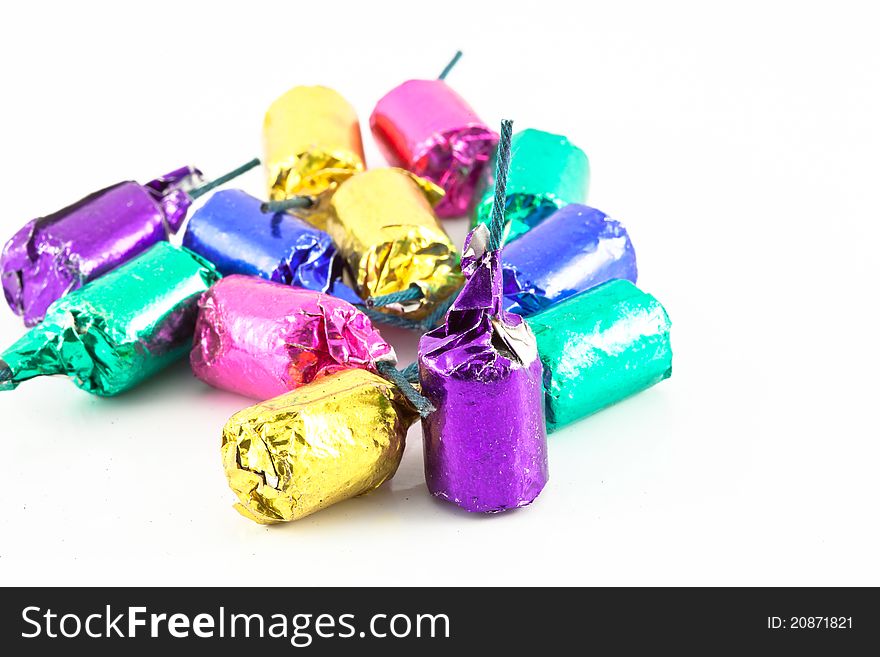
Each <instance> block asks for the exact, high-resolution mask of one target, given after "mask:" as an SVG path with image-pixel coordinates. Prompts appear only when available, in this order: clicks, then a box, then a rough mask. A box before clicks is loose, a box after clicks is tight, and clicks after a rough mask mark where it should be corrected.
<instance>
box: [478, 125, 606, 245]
mask: <svg viewBox="0 0 880 657" xmlns="http://www.w3.org/2000/svg"><path fill="white" fill-rule="evenodd" d="M510 148H511V154H512V158H511V162H510V172H509V174H508V178H507V197H506V198H507V203H506V205H505V212H504V217H505V219H506V220H507V224H506V227H505V239H506V241H508V242H511V241H513V240H515V239H516V238H518V237H519V236H520V235H522V234H523V233H525V232H527V231H529V230H530V229H531V228H532V227H534V226H537V225H538V224H539V223H541V222H542V221H543V220H544V219H546V218H547V217H549V216H550V215H551V214H553V213H554V212H555V211H556V210H558V209H559V208H561V207H564V206H566V205H568V204H569V203H585V202H586V200H587V192H588V190H589V187H590V162H589V160H588V159H587V156H586V154H585V153H584V152H583V151H582V150H581V149H580V148H578V147H577V146H575V145H574V144H572V143H571V142H570V141H568V139H566V138H565V137H563V136H561V135H554V134H552V133H550V132H544V131H542V130H533V129H528V130H523V131H522V132H518V133H516V134H515V135H514V136H513V139H512V140H511V142H510ZM494 170H495V167H493V166H488V167H486V174H485V176H484V177H485V178H486V186H485V191H484V192H483V196H482V198H481V200H480V202H479V203H478V204H477V207H476V210H475V211H474V222H473V223H474V225H475V226H476V225H477V224H478V223H482V224H487V225H488V223H489V221H490V219H491V217H492V203H493V200H494V198H495V181H494V180H493V172H494Z"/></svg>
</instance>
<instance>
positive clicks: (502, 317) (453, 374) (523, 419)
mask: <svg viewBox="0 0 880 657" xmlns="http://www.w3.org/2000/svg"><path fill="white" fill-rule="evenodd" d="M488 238H489V233H488V230H487V229H486V227H485V226H484V225H480V226H477V227H476V228H475V229H474V230H473V231H472V232H471V234H470V235H469V236H468V239H467V241H466V242H465V253H464V255H463V257H462V271H463V272H464V275H465V277H466V278H467V282H466V283H465V286H464V288H463V289H462V291H461V294H460V295H459V296H458V298H457V299H456V301H455V303H454V304H453V306H452V308H451V309H450V311H449V314H448V315H447V317H446V323H445V324H444V325H443V326H440V327H439V328H437V329H435V330H433V331H431V332H430V333H427V334H426V335H424V336H422V338H421V340H420V342H419V377H420V381H421V386H422V394H423V395H425V397H427V398H428V399H429V400H430V401H431V403H432V404H433V405H434V406H435V408H436V409H437V410H436V411H435V412H433V413H432V414H431V415H429V416H428V417H427V418H426V419H424V420H423V421H422V430H423V434H424V440H425V475H426V479H427V483H428V489H429V490H430V491H431V493H432V494H433V495H436V496H437V497H441V498H444V499H446V500H449V501H450V502H454V503H455V504H457V505H458V506H460V507H462V508H464V509H466V510H467V511H476V512H483V513H494V512H498V511H504V510H507V509H512V508H516V507H520V506H525V505H526V504H529V503H530V502H532V501H533V500H534V499H535V498H536V497H537V496H538V494H539V493H540V492H541V490H542V489H543V488H544V485H545V484H546V483H547V478H548V470H547V435H546V431H545V428H544V399H543V387H542V368H541V361H540V359H539V358H538V350H537V345H536V343H535V337H534V336H533V335H532V332H531V330H530V329H529V328H528V325H527V324H526V323H525V321H524V320H523V319H522V318H521V317H519V316H517V315H514V314H511V313H508V312H506V311H504V310H503V308H502V300H503V297H502V276H501V265H500V260H499V257H500V251H490V250H488V249H487V241H488Z"/></svg>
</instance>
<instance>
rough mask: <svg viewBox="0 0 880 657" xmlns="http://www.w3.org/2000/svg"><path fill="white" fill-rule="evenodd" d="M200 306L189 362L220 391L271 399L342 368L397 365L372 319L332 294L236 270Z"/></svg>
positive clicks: (199, 374) (200, 377) (194, 370)
mask: <svg viewBox="0 0 880 657" xmlns="http://www.w3.org/2000/svg"><path fill="white" fill-rule="evenodd" d="M199 306H200V309H199V317H198V321H197V323H196V329H195V340H194V344H193V349H192V352H191V354H190V364H191V365H192V368H193V372H194V373H195V375H196V376H197V377H198V378H199V379H201V380H202V381H205V382H206V383H208V384H210V385H213V386H215V387H218V388H222V389H225V390H231V391H233V392H237V393H240V394H243V395H247V396H250V397H254V398H257V399H267V398H269V397H274V396H276V395H280V394H282V393H284V392H286V391H288V390H292V389H294V388H297V387H301V386H304V385H307V384H309V383H311V382H312V381H314V380H315V379H317V378H320V377H322V376H326V375H328V374H332V373H334V372H338V371H340V370H342V369H348V368H366V369H371V370H375V369H376V363H377V362H378V361H380V360H382V361H389V362H391V363H396V356H395V354H394V350H393V348H392V347H391V345H389V344H388V343H387V342H385V340H384V339H383V338H382V336H381V335H380V334H379V332H378V331H377V330H376V329H375V328H374V327H373V325H372V323H371V322H370V320H369V318H368V317H367V316H366V315H364V314H363V313H362V312H360V311H359V310H358V309H357V308H355V307H354V306H352V305H351V304H349V303H347V302H345V301H343V300H341V299H337V298H335V297H332V296H330V295H327V294H322V293H320V292H315V291H313V290H306V289H299V288H292V287H288V286H286V285H279V284H276V283H272V282H269V281H265V280H261V279H258V278H253V277H249V276H237V275H233V276H228V277H226V278H224V279H223V280H222V281H220V282H219V283H218V284H217V285H215V286H214V287H212V288H211V289H210V290H209V291H208V292H206V293H205V294H204V295H203V296H202V299H201V301H200V303H199Z"/></svg>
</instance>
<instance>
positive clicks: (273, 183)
mask: <svg viewBox="0 0 880 657" xmlns="http://www.w3.org/2000/svg"><path fill="white" fill-rule="evenodd" d="M268 169H269V197H270V198H271V199H272V200H274V201H281V200H284V199H286V198H290V197H291V196H298V195H309V196H319V195H321V194H324V193H325V192H332V191H333V190H335V189H336V187H337V186H338V185H339V183H341V182H343V181H345V180H348V179H349V178H350V177H351V176H353V175H354V174H356V173H360V172H361V171H363V170H364V162H363V160H362V159H361V158H360V156H359V155H357V154H356V153H354V152H352V151H344V150H339V151H323V150H317V149H316V150H311V151H308V152H304V153H298V154H297V155H294V156H291V157H288V158H285V159H283V160H277V161H273V162H269V163H268Z"/></svg>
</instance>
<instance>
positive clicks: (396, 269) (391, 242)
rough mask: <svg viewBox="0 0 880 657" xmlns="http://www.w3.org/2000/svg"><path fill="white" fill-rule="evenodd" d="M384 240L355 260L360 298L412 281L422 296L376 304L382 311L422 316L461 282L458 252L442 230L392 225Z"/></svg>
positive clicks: (406, 285) (400, 287) (398, 288)
mask: <svg viewBox="0 0 880 657" xmlns="http://www.w3.org/2000/svg"><path fill="white" fill-rule="evenodd" d="M385 232H386V239H388V241H387V242H384V243H382V244H379V245H377V246H376V247H374V248H373V249H372V250H370V251H368V252H366V253H364V254H363V255H362V257H361V259H360V261H359V262H358V264H357V278H358V281H359V283H360V294H361V296H362V297H363V298H365V299H368V298H370V297H377V296H381V295H384V294H391V293H392V292H400V291H402V290H406V289H408V288H409V287H410V286H412V285H415V286H417V287H418V288H419V289H420V290H421V291H422V297H421V298H420V299H418V300H415V301H413V302H407V303H403V304H394V305H390V306H386V307H384V308H379V309H378V310H380V311H381V312H386V313H390V314H395V315H400V316H403V317H407V318H409V319H413V320H421V319H424V318H425V317H427V316H428V315H430V314H431V313H432V312H433V311H434V309H435V308H436V307H437V306H438V305H440V304H442V303H444V302H445V301H446V299H448V298H449V296H451V295H453V294H455V293H456V292H457V291H458V290H459V289H460V288H461V286H462V284H463V283H464V278H463V277H462V275H461V271H460V267H459V258H458V253H457V251H456V250H455V247H454V246H453V245H452V243H451V242H450V241H449V238H448V237H446V235H445V234H438V233H436V232H434V231H432V230H429V229H426V228H424V227H421V226H394V227H390V228H389V230H387V231H385Z"/></svg>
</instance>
